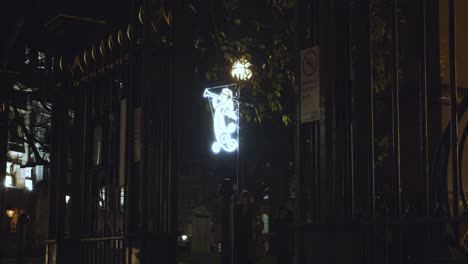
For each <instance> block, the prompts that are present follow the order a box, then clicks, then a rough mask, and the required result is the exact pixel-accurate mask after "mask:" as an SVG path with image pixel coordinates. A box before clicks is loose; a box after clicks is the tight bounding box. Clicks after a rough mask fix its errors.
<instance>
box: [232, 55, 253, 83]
mask: <svg viewBox="0 0 468 264" xmlns="http://www.w3.org/2000/svg"><path fill="white" fill-rule="evenodd" d="M250 66H251V64H250V62H249V61H247V60H246V59H240V60H237V61H235V62H234V64H233V65H232V69H231V75H232V77H233V78H234V79H236V80H241V81H245V80H248V79H250V77H252V70H251V69H250Z"/></svg>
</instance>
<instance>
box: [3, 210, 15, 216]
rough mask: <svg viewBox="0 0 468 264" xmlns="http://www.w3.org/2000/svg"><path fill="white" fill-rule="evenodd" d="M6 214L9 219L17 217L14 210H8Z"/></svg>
mask: <svg viewBox="0 0 468 264" xmlns="http://www.w3.org/2000/svg"><path fill="white" fill-rule="evenodd" d="M5 212H6V214H7V216H8V217H9V218H12V217H13V216H14V215H15V210H13V209H7V210H5Z"/></svg>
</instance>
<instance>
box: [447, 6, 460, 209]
mask: <svg viewBox="0 0 468 264" xmlns="http://www.w3.org/2000/svg"><path fill="white" fill-rule="evenodd" d="M449 63H450V79H449V88H450V143H451V144H450V145H451V148H452V194H453V215H454V216H458V200H459V199H458V144H457V143H458V116H457V87H456V85H457V71H456V56H455V3H454V0H449Z"/></svg>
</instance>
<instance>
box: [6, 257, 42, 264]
mask: <svg viewBox="0 0 468 264" xmlns="http://www.w3.org/2000/svg"><path fill="white" fill-rule="evenodd" d="M16 263H17V261H16V259H14V258H8V259H0V264H16ZM23 264H44V260H42V259H40V258H35V259H25V260H24V262H23Z"/></svg>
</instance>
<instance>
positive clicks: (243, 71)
mask: <svg viewBox="0 0 468 264" xmlns="http://www.w3.org/2000/svg"><path fill="white" fill-rule="evenodd" d="M250 66H251V64H250V62H249V61H248V60H247V59H246V58H245V57H242V58H240V59H239V60H236V61H235V62H234V63H233V64H232V68H231V76H232V77H233V78H234V79H236V81H237V83H236V89H237V93H238V96H239V99H240V88H241V86H240V81H247V80H249V79H250V78H252V69H250ZM238 111H239V112H240V103H239V108H238ZM239 117H240V115H239ZM239 124H240V118H239V121H238V125H237V139H238V140H237V142H238V145H239V146H237V165H236V169H237V171H236V173H237V175H236V176H237V192H236V198H237V199H239V159H240V143H241V141H240V131H239V127H240V125H239ZM242 176H244V175H242ZM244 184H245V182H244V177H242V189H244Z"/></svg>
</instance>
